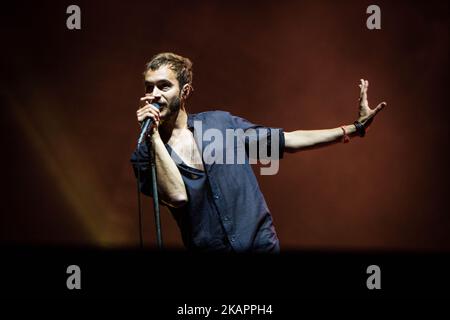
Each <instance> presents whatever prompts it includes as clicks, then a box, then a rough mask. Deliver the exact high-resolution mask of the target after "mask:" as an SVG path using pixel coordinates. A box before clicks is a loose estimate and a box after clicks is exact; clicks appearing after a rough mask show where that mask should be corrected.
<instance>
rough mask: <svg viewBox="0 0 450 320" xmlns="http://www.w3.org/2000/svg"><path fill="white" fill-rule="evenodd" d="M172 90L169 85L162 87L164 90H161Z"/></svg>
mask: <svg viewBox="0 0 450 320" xmlns="http://www.w3.org/2000/svg"><path fill="white" fill-rule="evenodd" d="M169 89H170V86H169V85H164V86H162V88H161V90H163V91H167V90H169Z"/></svg>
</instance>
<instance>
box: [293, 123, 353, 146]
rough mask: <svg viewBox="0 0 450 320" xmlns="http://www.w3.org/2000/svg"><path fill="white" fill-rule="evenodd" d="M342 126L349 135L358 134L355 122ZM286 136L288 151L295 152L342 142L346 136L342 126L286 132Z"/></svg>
mask: <svg viewBox="0 0 450 320" xmlns="http://www.w3.org/2000/svg"><path fill="white" fill-rule="evenodd" d="M342 127H343V128H344V129H345V132H346V133H347V135H348V136H349V137H352V136H355V135H356V128H355V126H354V125H353V124H351V125H345V126H342ZM284 137H285V149H286V151H287V152H295V151H299V150H302V149H311V148H319V147H323V146H328V145H330V144H334V143H338V142H341V141H342V139H343V137H344V131H343V130H342V128H341V127H337V128H333V129H321V130H296V131H292V132H285V134H284Z"/></svg>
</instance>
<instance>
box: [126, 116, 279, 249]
mask: <svg viewBox="0 0 450 320" xmlns="http://www.w3.org/2000/svg"><path fill="white" fill-rule="evenodd" d="M188 128H189V130H191V132H192V133H193V134H194V138H195V141H196V143H197V146H198V148H199V151H201V156H202V161H203V167H204V171H202V170H198V169H196V168H192V167H189V166H188V165H186V164H185V163H184V162H183V161H182V159H181V158H180V157H179V156H178V155H177V154H176V153H175V152H174V151H173V150H172V148H171V147H170V146H169V145H168V144H166V148H167V150H168V151H169V154H170V155H171V157H172V159H173V160H174V161H175V163H176V164H177V167H178V169H179V171H180V173H181V176H182V178H183V181H184V184H185V187H186V192H187V195H188V203H187V204H186V205H185V206H183V207H181V208H171V207H170V208H169V210H170V211H171V212H172V214H173V216H174V218H175V219H176V221H177V224H178V226H179V228H180V230H181V235H182V238H183V242H184V244H185V246H186V247H187V248H189V249H193V250H203V251H235V252H245V251H253V252H278V251H279V241H278V238H277V235H276V232H275V228H274V226H273V223H272V217H271V214H270V211H269V209H268V207H267V204H266V201H265V200H264V197H263V195H262V193H261V190H260V188H259V185H258V181H257V180H256V177H255V174H254V173H253V170H252V168H251V165H250V164H251V163H252V162H251V160H250V159H252V158H253V157H250V156H251V155H254V153H251V152H249V150H251V149H250V148H251V145H252V144H254V143H255V142H256V146H257V147H258V149H256V150H258V152H259V148H262V147H263V148H267V150H265V151H266V154H267V155H268V156H269V158H270V157H272V158H270V159H272V160H274V161H278V160H279V158H282V156H283V151H284V132H283V130H282V129H276V128H265V127H263V126H260V125H256V124H252V123H250V122H249V121H247V120H245V119H243V118H240V117H236V116H233V115H231V114H230V113H228V112H223V111H209V112H202V113H198V114H189V115H188ZM210 129H212V130H210ZM236 129H241V131H243V132H245V133H248V132H250V131H252V132H256V133H257V134H256V135H251V134H250V135H246V137H244V138H243V139H242V136H241V138H239V135H234V136H233V138H232V139H234V140H230V141H234V143H231V147H230V143H229V142H230V141H228V142H225V141H223V142H222V144H220V142H218V141H217V140H218V139H219V138H220V137H222V138H224V139H225V138H227V137H228V138H229V137H230V132H227V131H230V130H236ZM249 129H254V130H250V131H249ZM231 132H233V131H231ZM272 135H278V137H276V138H277V139H275V141H277V142H278V146H274V147H278V149H277V151H278V154H279V156H278V158H276V159H275V158H274V157H273V156H272V155H271V151H270V150H273V149H271V147H272V146H271V141H272ZM211 136H214V138H212V137H211ZM239 139H241V140H239ZM239 141H243V142H242V143H241V144H240V143H239ZM213 142H214V143H216V144H215V145H214V146H215V148H211V146H213V145H211V143H213ZM262 142H264V143H262ZM217 143H219V144H217ZM240 146H243V147H244V148H245V151H246V152H244V155H245V159H244V161H241V160H242V159H241V160H238V154H239V150H240ZM213 149H214V150H213ZM138 152H139V160H140V161H139V163H138V162H137V159H138V155H137V153H138ZM256 154H257V155H259V153H256ZM258 158H259V157H258ZM227 159H228V160H229V159H233V163H231V164H230V163H229V162H227ZM266 159H267V158H266ZM148 161H149V156H148V146H147V145H146V144H143V145H141V147H140V150H135V151H134V152H133V154H132V157H131V162H132V165H133V168H134V171H135V175H136V177H137V170H138V168H140V170H141V172H140V176H141V181H140V190H141V192H143V193H144V194H146V195H149V196H151V193H152V190H151V176H150V174H151V171H150V167H149V164H148Z"/></svg>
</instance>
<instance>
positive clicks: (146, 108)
mask: <svg viewBox="0 0 450 320" xmlns="http://www.w3.org/2000/svg"><path fill="white" fill-rule="evenodd" d="M149 110H153V111H155V112H156V113H157V114H158V115H160V113H161V112H160V111H159V109H158V108H156V107H155V106H154V105H152V104H149V103H146V104H145V105H144V106H143V107H141V108H139V109H138V110H137V112H138V113H139V112H147V111H149Z"/></svg>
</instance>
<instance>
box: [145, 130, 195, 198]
mask: <svg viewBox="0 0 450 320" xmlns="http://www.w3.org/2000/svg"><path fill="white" fill-rule="evenodd" d="M151 142H152V145H153V146H154V150H155V164H156V172H157V179H156V182H157V186H158V193H159V195H160V197H161V200H163V201H164V202H165V203H166V204H168V205H171V206H174V207H179V206H181V205H183V204H184V203H185V202H186V201H187V194H186V188H185V186H184V182H183V178H182V177H181V174H180V171H179V170H178V168H177V166H176V164H175V162H174V161H173V160H172V158H171V157H170V154H169V152H168V151H167V149H166V147H165V146H164V143H163V141H162V140H161V138H160V136H159V133H158V132H157V131H156V132H155V133H154V134H153V135H152V136H151Z"/></svg>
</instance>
